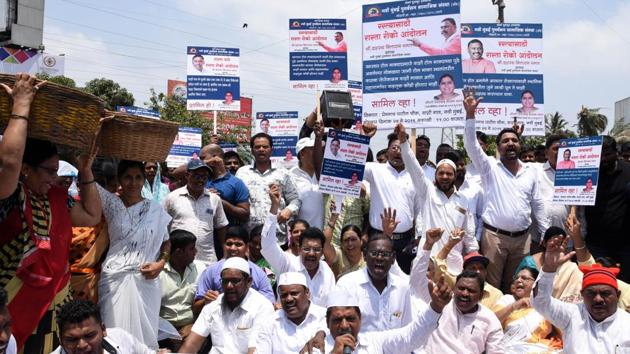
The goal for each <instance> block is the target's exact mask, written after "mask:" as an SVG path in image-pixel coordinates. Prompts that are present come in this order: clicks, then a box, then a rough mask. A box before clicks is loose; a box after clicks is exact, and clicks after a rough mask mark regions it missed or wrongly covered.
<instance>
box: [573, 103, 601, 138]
mask: <svg viewBox="0 0 630 354" xmlns="http://www.w3.org/2000/svg"><path fill="white" fill-rule="evenodd" d="M600 109H601V108H587V107H584V106H582V109H581V110H580V112H579V113H578V114H577V119H578V122H577V124H576V126H577V128H578V135H579V136H595V135H599V134H601V133H602V132H603V131H604V130H605V129H606V125H608V118H607V117H606V116H605V115H603V114H601V113H599V111H600Z"/></svg>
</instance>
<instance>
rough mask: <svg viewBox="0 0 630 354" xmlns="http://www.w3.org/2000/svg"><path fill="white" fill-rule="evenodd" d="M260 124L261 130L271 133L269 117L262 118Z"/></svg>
mask: <svg viewBox="0 0 630 354" xmlns="http://www.w3.org/2000/svg"><path fill="white" fill-rule="evenodd" d="M258 125H259V126H260V131H261V132H263V133H265V134H269V119H267V118H263V119H261V120H260V123H259V124H258Z"/></svg>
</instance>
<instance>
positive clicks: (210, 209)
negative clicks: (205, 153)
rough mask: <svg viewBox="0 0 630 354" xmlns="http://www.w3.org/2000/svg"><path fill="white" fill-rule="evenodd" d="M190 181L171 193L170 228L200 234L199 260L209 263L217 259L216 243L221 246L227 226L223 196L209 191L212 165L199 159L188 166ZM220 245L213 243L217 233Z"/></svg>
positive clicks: (167, 204)
mask: <svg viewBox="0 0 630 354" xmlns="http://www.w3.org/2000/svg"><path fill="white" fill-rule="evenodd" d="M187 169H188V174H187V176H186V178H187V184H186V185H185V186H184V187H181V188H178V189H176V190H174V191H172V192H171V193H169V194H168V196H167V197H166V200H164V208H165V209H166V212H167V213H168V214H169V215H170V216H171V217H172V218H173V221H172V222H171V225H170V230H186V231H189V232H191V233H192V234H193V235H195V237H197V259H198V260H200V261H202V262H204V263H206V264H207V265H210V264H212V263H214V262H216V261H217V256H216V250H215V246H217V247H222V245H223V242H224V241H225V231H226V229H225V227H226V226H227V225H228V220H227V217H226V216H225V212H224V210H223V203H222V202H221V198H220V197H219V196H218V195H216V194H214V193H210V192H208V191H207V190H206V183H207V181H208V177H209V176H210V167H208V166H207V165H206V164H205V163H204V162H203V161H201V160H199V159H192V160H190V162H189V163H188V166H187ZM215 233H216V234H217V239H218V240H219V242H220V244H219V245H215V244H214V234H215Z"/></svg>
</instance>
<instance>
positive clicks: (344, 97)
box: [319, 91, 354, 129]
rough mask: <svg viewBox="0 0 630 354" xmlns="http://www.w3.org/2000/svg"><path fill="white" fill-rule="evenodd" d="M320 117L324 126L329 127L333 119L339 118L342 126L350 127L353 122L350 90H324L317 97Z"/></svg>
mask: <svg viewBox="0 0 630 354" xmlns="http://www.w3.org/2000/svg"><path fill="white" fill-rule="evenodd" d="M319 103H320V109H321V112H322V119H323V120H324V126H325V127H331V126H332V122H333V121H337V120H339V119H341V120H342V121H343V123H344V128H346V129H350V127H352V123H353V122H354V111H353V110H352V97H351V96H350V92H341V91H324V92H322V95H321V97H320V99H319Z"/></svg>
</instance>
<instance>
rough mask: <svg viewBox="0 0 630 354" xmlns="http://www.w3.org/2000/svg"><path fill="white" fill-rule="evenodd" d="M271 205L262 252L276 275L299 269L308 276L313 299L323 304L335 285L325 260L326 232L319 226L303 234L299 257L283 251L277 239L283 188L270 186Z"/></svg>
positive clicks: (315, 302) (318, 303)
mask: <svg viewBox="0 0 630 354" xmlns="http://www.w3.org/2000/svg"><path fill="white" fill-rule="evenodd" d="M269 196H270V199H271V208H270V210H269V213H268V216H267V220H266V221H265V226H264V227H263V231H262V239H261V246H262V249H261V253H262V255H263V256H264V257H265V259H266V260H267V262H269V264H270V265H271V267H272V268H273V269H274V270H275V272H276V275H280V274H282V273H286V272H300V273H302V274H304V276H305V277H306V281H307V283H308V287H309V289H310V293H311V301H312V302H313V303H314V304H316V305H320V306H323V305H325V304H326V297H327V296H328V293H329V292H330V291H331V290H332V289H333V288H334V286H335V274H334V273H333V272H332V270H331V269H330V267H329V266H328V264H326V262H325V261H323V260H322V255H323V252H324V241H325V238H324V234H323V233H322V231H321V230H319V229H317V228H313V227H311V228H308V229H307V230H306V231H304V232H303V233H302V235H300V256H299V257H296V256H294V255H292V254H289V253H287V252H284V251H283V250H282V248H280V246H279V245H278V243H277V242H276V238H275V235H276V228H277V226H278V221H277V220H278V219H277V216H276V214H277V213H278V210H279V205H280V190H279V189H278V186H276V185H273V186H271V187H270V188H269Z"/></svg>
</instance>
